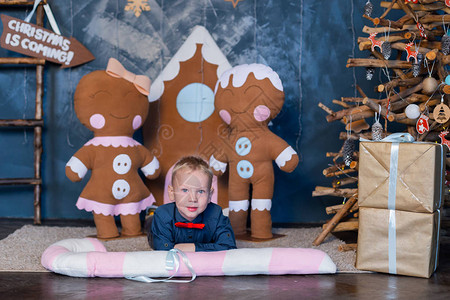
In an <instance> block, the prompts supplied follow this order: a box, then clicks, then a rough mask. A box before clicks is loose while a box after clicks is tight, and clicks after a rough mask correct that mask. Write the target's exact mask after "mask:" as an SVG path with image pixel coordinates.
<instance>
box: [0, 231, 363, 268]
mask: <svg viewBox="0 0 450 300" xmlns="http://www.w3.org/2000/svg"><path fill="white" fill-rule="evenodd" d="M273 231H274V233H278V234H283V235H285V236H284V237H281V238H278V239H275V240H272V241H268V242H258V243H255V242H247V241H239V240H238V241H237V247H238V248H264V247H301V248H311V247H312V242H313V240H314V239H315V238H316V236H317V235H318V234H319V233H320V231H321V229H320V228H295V229H294V228H275V229H274V230H273ZM95 233H96V231H95V228H94V227H48V226H33V225H25V226H23V227H22V228H20V229H18V230H16V231H15V232H14V233H12V234H10V235H9V236H8V237H6V238H5V239H3V240H0V253H1V255H0V271H15V272H46V271H47V270H46V269H45V268H44V267H42V266H41V255H42V253H43V252H44V250H45V249H46V248H47V247H48V246H50V245H51V244H53V243H55V242H57V241H60V240H63V239H69V238H84V237H86V236H89V235H95ZM103 243H104V245H105V247H106V249H107V250H108V251H116V252H121V251H151V250H152V249H151V248H150V247H149V245H148V243H147V238H146V237H144V236H142V237H138V238H130V239H121V240H113V241H107V242H103ZM342 243H343V242H342V241H340V240H338V239H337V238H335V237H333V236H329V237H328V238H327V239H326V240H325V241H324V242H323V243H322V244H321V245H320V246H319V247H313V248H317V249H320V250H323V251H325V252H326V253H328V255H329V256H330V257H331V259H332V260H333V261H334V263H335V264H336V266H337V268H338V272H341V273H347V272H352V273H353V272H360V271H358V270H357V269H355V267H354V264H355V258H356V255H355V252H354V251H348V252H339V251H338V250H337V247H338V246H339V245H340V244H342Z"/></svg>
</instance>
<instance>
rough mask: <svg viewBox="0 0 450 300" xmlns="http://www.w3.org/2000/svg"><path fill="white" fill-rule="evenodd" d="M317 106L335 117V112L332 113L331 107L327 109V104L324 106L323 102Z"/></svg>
mask: <svg viewBox="0 0 450 300" xmlns="http://www.w3.org/2000/svg"><path fill="white" fill-rule="evenodd" d="M317 106H319V107H320V108H321V109H323V110H324V111H326V112H327V114H329V115H334V111H332V110H331V109H330V108H329V107H327V106H326V105H325V104H323V103H322V102H319V104H317Z"/></svg>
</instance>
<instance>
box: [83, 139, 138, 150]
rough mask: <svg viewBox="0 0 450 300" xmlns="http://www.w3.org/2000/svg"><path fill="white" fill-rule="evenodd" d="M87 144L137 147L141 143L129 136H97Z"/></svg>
mask: <svg viewBox="0 0 450 300" xmlns="http://www.w3.org/2000/svg"><path fill="white" fill-rule="evenodd" d="M84 145H85V146H89V145H94V146H100V145H101V146H103V147H110V146H113V147H114V148H117V147H119V146H120V147H125V148H126V147H136V146H139V145H141V143H139V142H138V141H136V140H134V139H133V138H131V137H129V136H97V137H94V138H93V139H91V140H89V141H88V142H87V143H86V144H84Z"/></svg>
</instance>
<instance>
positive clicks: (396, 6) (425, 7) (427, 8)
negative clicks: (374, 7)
mask: <svg viewBox="0 0 450 300" xmlns="http://www.w3.org/2000/svg"><path fill="white" fill-rule="evenodd" d="M402 1H403V0H400V1H398V2H397V3H396V4H394V5H393V6H392V9H403V10H404V11H405V13H406V14H408V15H409V16H411V17H412V16H414V13H413V12H412V11H411V9H412V10H413V11H435V10H443V9H445V8H446V6H445V4H444V3H432V4H427V5H422V4H414V3H408V5H410V6H411V8H409V7H408V6H407V5H406V4H405V3H404V2H402ZM390 4H391V2H389V1H381V3H380V7H384V8H389V6H390ZM405 7H407V8H405ZM412 18H413V19H414V17H412Z"/></svg>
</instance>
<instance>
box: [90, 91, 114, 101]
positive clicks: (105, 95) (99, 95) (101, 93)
mask: <svg viewBox="0 0 450 300" xmlns="http://www.w3.org/2000/svg"><path fill="white" fill-rule="evenodd" d="M111 96H112V95H111V93H110V92H109V91H107V90H99V91H96V92H95V93H93V94H91V95H90V96H89V97H90V98H92V99H97V98H109V97H111Z"/></svg>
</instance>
